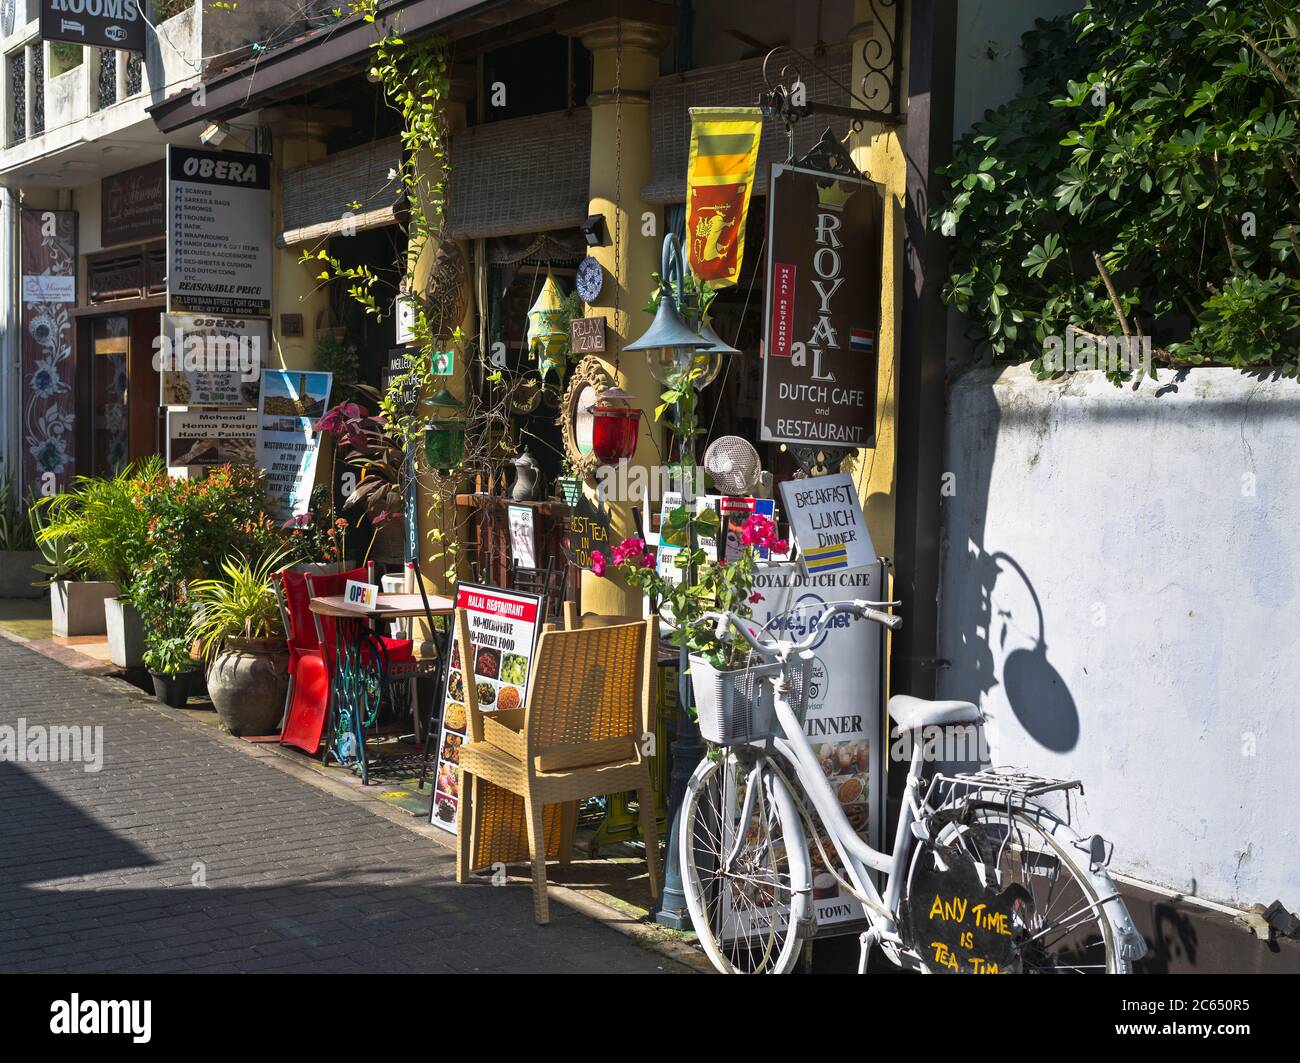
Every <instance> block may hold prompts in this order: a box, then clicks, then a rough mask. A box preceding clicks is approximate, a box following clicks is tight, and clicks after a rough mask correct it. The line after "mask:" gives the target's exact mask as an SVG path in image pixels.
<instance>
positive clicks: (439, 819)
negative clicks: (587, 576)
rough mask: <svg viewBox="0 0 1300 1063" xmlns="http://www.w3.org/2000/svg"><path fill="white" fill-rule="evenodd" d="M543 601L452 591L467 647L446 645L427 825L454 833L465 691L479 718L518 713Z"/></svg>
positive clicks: (480, 589) (479, 588) (491, 591)
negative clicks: (447, 662) (465, 631)
mask: <svg viewBox="0 0 1300 1063" xmlns="http://www.w3.org/2000/svg"><path fill="white" fill-rule="evenodd" d="M545 601H546V600H545V598H543V597H542V596H541V595H538V594H521V593H519V592H517V591H509V590H502V589H501V588H500V587H488V586H483V585H480V584H476V583H461V584H458V585H457V587H456V608H457V609H458V610H459V609H463V610H464V611H465V617H466V620H467V621H468V624H469V645H468V646H462V645H461V644H460V636H459V632H458V631H453V633H452V636H453V637H452V640H451V666H450V667H449V668H448V669H447V686H446V689H445V690H444V692H443V702H442V726H441V729H440V732H439V734H438V768H437V773H436V775H435V776H434V785H433V802H432V804H431V805H430V807H429V822H430V823H432V824H433V825H434V826H435V827H441V828H443V830H447V831H451V832H452V833H453V834H454V833H455V832H456V820H457V818H458V817H459V813H460V783H461V775H460V747H461V746H462V745H463V744H464V742H465V738H466V735H467V734H468V731H469V707H468V705H467V704H466V701H467V699H466V690H467V689H468V687H469V684H471V683H472V684H474V690H475V692H476V693H477V695H478V706H479V710H480V711H482V712H498V711H508V710H510V709H521V708H523V705H524V698H525V696H526V694H527V691H528V680H529V676H530V674H531V672H532V667H533V655H534V653H535V651H536V648H537V636H538V635H539V634H540V633H541V630H542V621H543V620H544V619H545V615H546V610H545Z"/></svg>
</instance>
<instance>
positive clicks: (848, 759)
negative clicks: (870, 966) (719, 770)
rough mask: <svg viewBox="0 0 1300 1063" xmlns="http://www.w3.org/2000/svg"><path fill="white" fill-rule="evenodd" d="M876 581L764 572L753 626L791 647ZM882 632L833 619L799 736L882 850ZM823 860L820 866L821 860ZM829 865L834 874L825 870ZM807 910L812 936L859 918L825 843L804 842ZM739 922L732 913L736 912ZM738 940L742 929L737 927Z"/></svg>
mask: <svg viewBox="0 0 1300 1063" xmlns="http://www.w3.org/2000/svg"><path fill="white" fill-rule="evenodd" d="M883 582H884V572H883V569H882V566H881V565H879V564H876V565H872V566H870V567H868V568H857V569H852V570H850V571H847V572H827V573H822V574H820V575H818V574H815V573H814V574H809V573H806V572H804V571H803V569H802V567H801V566H800V565H798V564H795V563H785V564H772V565H762V566H760V567H759V569H758V571H757V572H756V574H755V578H754V590H755V591H756V592H757V593H759V594H761V595H762V596H763V598H762V601H760V602H758V603H756V604H755V605H754V606H753V618H754V620H756V621H758V622H759V623H761V624H762V625H763V626H764V628H765V630H766V632H767V634H768V635H771V636H775V637H778V638H788V639H792V640H794V641H798V640H800V639H802V638H803V637H804V636H805V635H806V634H807V633H808V630H809V628H810V625H811V624H812V623H813V622H814V621H815V620H816V618H817V617H818V616H819V615H820V614H821V612H822V610H823V609H824V608H825V607H826V605H828V604H829V603H831V602H844V601H853V600H854V599H856V598H865V599H868V600H870V601H879V600H880V599H881V598H882V597H883V596H884V595H883V592H882V590H881V587H882V585H883ZM882 630H883V629H882V628H881V627H880V626H879V625H877V624H873V623H870V622H868V621H865V620H854V619H852V618H851V617H848V616H839V617H836V618H835V620H833V621H832V622H831V624H830V626H829V627H827V628H826V630H824V631H823V632H822V634H821V637H820V638H819V639H818V640H817V641H816V642H815V643H814V644H813V646H812V652H813V658H812V662H811V665H810V666H809V668H808V672H807V683H808V713H807V716H806V717H805V718H804V734H805V735H806V736H807V738H808V741H809V743H810V744H811V745H812V748H813V752H814V753H815V754H816V756H817V762H818V764H820V765H821V769H822V771H824V772H825V773H826V778H827V780H828V781H829V782H830V785H831V789H832V790H833V791H834V793H835V796H836V797H837V798H838V799H839V802H840V805H841V807H842V808H843V809H844V814H845V815H846V816H847V817H848V820H849V822H850V823H851V824H852V825H853V827H854V829H855V830H857V832H858V834H859V835H861V837H862V838H863V840H864V841H866V842H867V843H868V844H869V845H871V846H873V847H875V848H876V849H880V848H881V847H882V841H883V833H884V818H883V812H884V796H885V786H884V782H885V761H884V756H885V753H886V750H885V749H884V737H885V735H884V719H883V716H882V705H881V689H882V675H881V667H882V664H881V662H882V658H883V655H882V652H881V651H882V636H881V632H882ZM823 849H824V850H825V854H826V855H825V856H823V853H822V850H823ZM827 857H829V858H830V860H831V862H832V863H833V864H834V865H835V866H834V867H828V866H827ZM808 858H809V862H810V865H811V867H812V874H813V881H812V887H813V895H812V902H813V907H814V908H815V909H816V912H817V926H818V932H819V933H831V934H834V933H836V928H837V927H839V928H841V932H843V930H845V929H849V928H850V926H851V924H854V923H856V922H857V921H858V920H861V919H863V918H864V917H865V914H866V913H865V911H864V909H863V907H862V905H861V903H860V902H858V901H857V900H856V899H855V898H854V897H853V896H852V895H851V894H849V893H848V892H847V891H846V890H845V889H844V888H843V887H841V886H840V884H839V882H838V880H837V879H836V874H837V873H838V874H839V875H840V876H843V875H844V874H845V872H844V869H843V867H841V866H839V857H838V855H837V854H836V852H835V848H834V846H833V845H832V844H831V842H830V841H829V840H825V839H823V841H822V845H821V846H820V847H819V846H818V844H817V840H816V839H814V838H809V839H808ZM736 918H737V920H738V923H739V921H740V920H741V918H742V915H741V912H740V910H739V908H738V909H737V912H736ZM737 930H738V932H739V933H743V931H744V928H743V927H741V926H739V925H738V927H737Z"/></svg>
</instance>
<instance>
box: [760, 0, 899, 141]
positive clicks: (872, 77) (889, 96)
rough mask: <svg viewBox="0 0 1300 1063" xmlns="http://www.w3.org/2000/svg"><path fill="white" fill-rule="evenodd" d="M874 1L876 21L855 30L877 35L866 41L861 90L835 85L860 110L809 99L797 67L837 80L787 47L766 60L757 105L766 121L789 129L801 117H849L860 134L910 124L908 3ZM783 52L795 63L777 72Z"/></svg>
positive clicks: (864, 41) (864, 44)
mask: <svg viewBox="0 0 1300 1063" xmlns="http://www.w3.org/2000/svg"><path fill="white" fill-rule="evenodd" d="M870 2H871V15H872V17H871V18H870V19H869V20H867V21H866V22H864V23H860V24H859V26H858V27H855V29H856V28H869V29H871V30H877V29H878V30H879V32H878V33H877V32H873V33H871V35H870V36H867V37H864V38H863V40H862V46H861V54H862V62H863V65H864V67H865V68H866V70H865V73H863V75H862V80H861V82H860V84H859V86H858V91H857V92H854V91H853V90H852V89H851V88H850V87H849V86H847V85H839V82H838V81H836V84H837V85H839V88H841V89H843V90H844V92H846V93H847V94H848V95H849V96H850V97H851V98H852V99H853V100H854V102H855V103H858V104H861V106H860V107H851V106H845V105H841V104H833V103H820V102H818V101H816V100H810V99H808V89H807V85H808V83H807V82H806V81H805V80H804V78H803V75H802V73H801V71H800V68H799V66H798V63H803V64H805V65H807V66H809V67H812V68H814V69H817V70H819V71H820V72H821V73H822V74H824V75H825V76H826V77H828V78H830V79H831V80H832V81H835V78H834V77H832V76H831V74H830V73H829V72H828V71H826V70H825V69H824V68H822V67H821V66H820V64H819V63H818V62H817V60H816V59H814V58H812V57H810V56H807V55H805V54H804V53H803V52H801V51H799V50H798V49H797V48H792V47H790V46H789V45H784V44H783V45H778V46H777V47H775V48H773V49H772V50H771V51H770V52H768V53H767V56H766V57H765V58H764V60H763V81H764V82H765V83H766V85H767V89H766V91H764V92H761V93H759V97H758V105H759V107H760V108H762V111H763V113H764V114H765V115H766V116H767V117H769V118H779V119H781V120H782V121H783V122H785V123H786V126H787V127H790V128H793V126H794V124H795V123H796V122H797V121H799V119H801V118H807V117H808V116H809V115H829V116H832V117H837V118H848V119H850V120H851V121H852V125H853V130H854V132H860V131H861V130H862V127H863V126H864V125H865V124H866V123H867V122H879V123H881V124H882V125H889V126H897V125H902V124H903V123H905V122H906V121H907V116H906V115H905V114H904V113H903V110H902V91H903V79H902V74H903V55H902V36H903V26H904V20H905V19H906V17H907V0H870ZM891 11H892V12H893V17H892V18H889V17H882V14H883V13H886V12H891ZM780 52H789V53H791V55H792V56H793V57H794V59H792V60H790V61H788V62H785V63H783V64H782V65H781V66H780V68H779V69H778V68H776V67H775V66H774V61H775V59H776V56H777V54H778V53H780Z"/></svg>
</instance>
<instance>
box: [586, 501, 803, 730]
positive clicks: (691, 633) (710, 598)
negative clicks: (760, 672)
mask: <svg viewBox="0 0 1300 1063" xmlns="http://www.w3.org/2000/svg"><path fill="white" fill-rule="evenodd" d="M717 523H718V522H717V514H715V513H714V512H713V511H712V510H706V511H705V512H704V513H701V514H699V515H694V514H692V513H691V511H690V509H689V508H688V507H686V506H679V507H678V508H677V509H675V510H673V511H672V512H671V513H670V514H669V515H668V517H667V520H666V526H665V528H664V529H663V532H662V533H661V534H662V541H663V542H671V541H673V540H676V541H677V542H680V543H689V542H690V533H691V531H692V529H693V530H695V531H697V532H701V533H705V534H716V533H717ZM788 546H789V544H788V543H787V542H786V541H785V540H784V539H778V538H777V530H776V524H775V522H773V521H772V520H771V519H770V518H768V517H765V516H762V515H761V514H757V513H756V514H754V515H753V516H751V517H750V518H749V519H748V520H747V521H746V522H745V524H744V527H743V528H742V530H741V551H740V556H739V557H737V558H736V560H734V561H732V562H730V563H728V562H726V561H715V560H713V559H712V558H710V557H709V556H708V555H707V553H706V552H705V551H704V550H703V549H700V548H691V547H690V546H689V545H686V546H683V547H682V548H681V549H680V550H679V552H678V553H677V555H676V557H675V558H674V566H675V567H676V568H677V569H678V570H679V572H680V575H678V576H677V577H676V578H672V577H668V576H665V575H663V574H661V573H660V572H659V571H658V568H657V566H656V563H655V555H654V554H653V553H651V552H650V551H649V550H648V549H647V548H646V544H645V542H644V541H643V540H641V539H639V538H629V539H624V540H623V541H622V542H621V543H620V544H619V545H618V546H616V547H615V548H614V551H613V555H612V558H611V559H610V562H607V561H606V559H605V557H604V555H603V554H601V553H600V551H598V550H596V551H592V555H591V559H592V564H591V570H592V572H593V573H595V574H596V575H597V576H603V575H605V573H606V571H607V564H608V563H611V562H612V564H613V565H614V567H615V568H616V569H617V570H618V572H619V573H620V574H621V575H622V576H623V578H624V579H625V580H627V582H628V583H630V584H631V585H632V586H635V587H639V588H640V589H641V591H642V592H643V593H645V594H647V595H649V596H650V599H651V601H652V602H657V603H659V608H660V612H661V613H662V614H663V615H664V617H665V619H667V620H669V621H670V622H671V624H672V625H673V635H672V640H673V642H674V644H676V645H677V646H685V648H686V649H687V651H688V653H689V656H690V675H691V687H692V690H693V692H694V695H695V707H696V710H697V713H698V717H697V718H698V720H699V721H700V728H701V731H702V732H703V733H704V735H705V737H708V738H712V739H713V740H715V741H718V740H721V738H722V737H723V736H724V734H725V728H726V726H727V720H728V719H729V717H730V715H731V714H730V712H729V711H728V708H729V707H728V704H727V703H728V701H730V700H731V699H734V698H735V697H737V696H739V697H741V698H742V699H746V700H749V699H761V698H764V697H766V696H767V694H768V693H769V688H768V686H767V684H765V683H758V682H755V670H754V669H753V668H751V667H749V646H748V644H747V643H745V642H744V640H743V639H742V638H741V637H740V636H739V635H738V634H737V633H736V632H735V631H734V630H732V629H730V628H726V627H724V629H723V630H721V631H719V630H718V626H717V625H716V624H714V623H701V617H702V615H703V614H704V613H706V612H720V613H727V612H731V613H736V614H737V615H739V616H749V615H750V613H751V607H752V606H753V605H754V604H756V603H757V602H759V601H762V598H761V596H760V595H757V594H754V593H753V586H754V569H755V566H756V565H757V563H758V559H759V550H771V551H775V552H776V553H785V551H786V550H787V549H788ZM691 570H693V571H694V572H695V579H694V580H693V581H689V580H687V579H686V578H685V574H686V572H688V571H691Z"/></svg>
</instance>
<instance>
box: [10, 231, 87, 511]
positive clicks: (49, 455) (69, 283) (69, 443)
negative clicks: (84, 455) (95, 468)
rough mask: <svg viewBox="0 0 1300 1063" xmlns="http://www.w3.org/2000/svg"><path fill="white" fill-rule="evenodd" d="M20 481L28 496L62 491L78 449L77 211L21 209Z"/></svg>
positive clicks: (71, 473)
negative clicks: (74, 314) (75, 390)
mask: <svg viewBox="0 0 1300 1063" xmlns="http://www.w3.org/2000/svg"><path fill="white" fill-rule="evenodd" d="M22 235H23V376H22V381H23V393H22V432H23V453H24V458H25V461H24V470H23V484H24V487H25V489H26V490H29V491H31V492H32V493H33V494H50V493H53V492H54V491H59V490H63V489H64V488H65V487H67V486H68V485H69V483H70V482H71V480H72V476H73V471H74V470H73V462H74V456H75V453H76V432H75V428H76V421H75V418H76V401H75V400H76V396H75V394H74V393H73V385H74V384H75V382H76V364H77V360H76V352H75V348H74V346H73V335H74V330H73V321H72V316H71V311H72V309H73V307H75V306H76V303H77V214H76V211H71V210H24V211H23V212H22Z"/></svg>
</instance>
